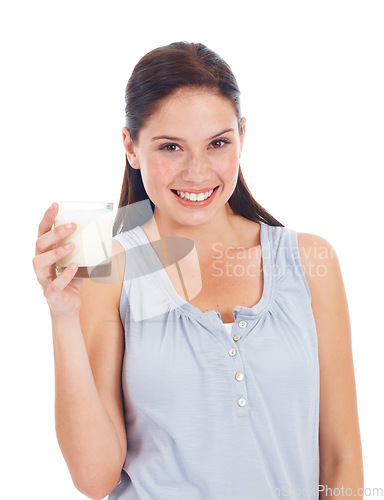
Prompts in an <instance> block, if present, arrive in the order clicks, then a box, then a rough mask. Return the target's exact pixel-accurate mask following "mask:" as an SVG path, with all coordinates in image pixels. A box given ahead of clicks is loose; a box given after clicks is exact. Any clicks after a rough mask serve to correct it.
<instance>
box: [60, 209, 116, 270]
mask: <svg viewBox="0 0 384 500" xmlns="http://www.w3.org/2000/svg"><path fill="white" fill-rule="evenodd" d="M58 204H59V212H58V214H57V217H56V218H55V221H54V226H55V227H56V226H59V225H61V224H68V223H69V222H75V223H76V225H77V228H76V230H75V232H74V233H72V234H71V235H70V236H69V237H67V238H65V239H63V240H62V241H61V242H60V245H64V244H65V243H68V242H69V241H71V242H72V243H74V244H75V248H74V250H73V252H71V253H70V254H69V255H68V256H67V257H64V258H63V259H60V260H59V261H58V262H56V275H57V276H59V275H60V273H61V272H62V271H63V270H64V269H65V268H66V267H67V266H68V265H69V264H70V263H71V262H75V263H76V264H78V266H79V268H78V270H77V271H76V274H75V276H74V277H75V278H90V277H95V278H102V277H107V276H110V274H111V256H112V226H113V203H109V202H108V203H103V202H85V201H62V202H58Z"/></svg>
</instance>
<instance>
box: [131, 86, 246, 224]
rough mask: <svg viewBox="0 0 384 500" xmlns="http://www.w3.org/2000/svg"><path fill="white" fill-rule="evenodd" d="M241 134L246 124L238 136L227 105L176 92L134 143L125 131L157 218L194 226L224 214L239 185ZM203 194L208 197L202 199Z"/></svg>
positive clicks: (206, 94) (201, 93)
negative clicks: (237, 183) (237, 184)
mask: <svg viewBox="0 0 384 500" xmlns="http://www.w3.org/2000/svg"><path fill="white" fill-rule="evenodd" d="M244 133H245V118H242V134H241V135H240V133H239V129H238V121H237V114H236V111H235V108H234V106H233V104H232V102H231V101H230V100H228V99H226V98H224V97H222V96H221V95H219V94H216V93H214V92H210V91H207V90H202V89H198V90H191V89H180V90H178V91H177V92H176V93H174V94H173V95H171V96H169V97H167V98H165V99H164V101H163V102H162V103H161V106H160V108H159V109H158V111H157V112H156V113H155V114H153V115H152V116H151V118H150V120H148V122H147V123H146V124H145V126H144V127H143V128H142V129H141V130H140V132H139V134H138V138H137V140H136V141H135V143H132V140H131V138H130V135H129V131H128V129H126V128H124V129H123V138H124V146H125V149H126V152H127V156H128V160H129V163H130V165H131V166H132V167H133V168H139V169H140V170H141V176H142V180H143V184H144V187H145V190H146V192H147V194H148V196H149V198H150V199H151V200H152V202H153V203H154V204H155V206H156V209H155V213H156V216H158V215H160V217H166V218H168V219H171V220H173V221H176V222H178V223H180V224H182V225H188V226H197V225H201V224H205V223H207V222H209V221H211V220H213V219H214V218H215V216H218V215H219V217H220V215H222V214H221V212H225V211H226V203H227V201H228V199H229V198H230V196H231V195H232V193H233V191H234V189H235V186H236V182H237V176H238V170H239V159H240V155H241V151H242V146H243V141H244ZM212 190H214V191H213V192H212ZM207 192H208V194H209V195H210V196H209V197H208V198H207V199H205V200H204V199H202V198H205V197H206V196H207ZM211 192H212V194H210V193H211ZM177 193H179V195H181V196H182V197H180V196H178V194H177ZM183 193H184V195H183ZM188 198H190V199H189V200H188ZM194 200H196V201H194Z"/></svg>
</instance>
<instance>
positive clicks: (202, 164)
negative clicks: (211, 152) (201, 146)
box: [183, 155, 211, 184]
mask: <svg viewBox="0 0 384 500" xmlns="http://www.w3.org/2000/svg"><path fill="white" fill-rule="evenodd" d="M183 174H184V175H183V179H184V180H185V181H190V182H194V183H196V184H201V183H203V182H205V181H207V180H208V179H210V177H211V167H210V165H209V161H208V160H207V158H203V157H202V155H199V156H197V155H196V156H193V157H190V158H189V159H188V160H187V161H186V164H185V166H184V172H183Z"/></svg>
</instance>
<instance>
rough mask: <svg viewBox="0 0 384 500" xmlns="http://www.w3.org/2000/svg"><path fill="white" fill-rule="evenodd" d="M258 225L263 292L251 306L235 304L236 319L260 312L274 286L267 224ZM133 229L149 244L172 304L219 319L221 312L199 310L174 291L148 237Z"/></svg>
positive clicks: (196, 313) (184, 309)
mask: <svg viewBox="0 0 384 500" xmlns="http://www.w3.org/2000/svg"><path fill="white" fill-rule="evenodd" d="M258 224H259V225H260V245H261V257H262V267H263V294H262V296H261V298H260V300H259V301H258V302H257V303H256V304H255V305H254V306H252V307H245V306H242V305H237V306H236V307H235V308H234V309H233V316H234V319H235V320H236V317H237V316H239V315H241V316H242V317H243V316H248V317H253V316H256V315H259V314H261V313H262V312H263V311H264V310H265V309H266V308H267V306H268V304H269V302H270V299H271V296H272V291H273V288H274V275H273V273H272V266H271V247H270V240H269V227H270V226H269V225H267V224H265V223H263V222H258ZM133 230H136V231H137V234H138V236H139V238H140V240H141V242H142V243H143V244H148V243H149V244H150V248H151V252H152V255H153V257H154V258H155V259H156V262H157V264H158V268H159V269H160V270H161V272H160V273H159V277H160V281H161V284H162V286H163V288H164V290H165V291H166V292H167V296H168V297H169V299H170V300H171V301H172V302H173V305H175V306H176V307H177V308H178V309H179V310H180V311H181V312H185V313H186V314H188V315H190V316H194V317H199V318H202V319H204V318H206V317H207V318H208V317H219V318H220V321H221V314H220V312H219V311H217V310H210V311H205V312H203V311H201V310H200V309H199V308H198V307H196V306H194V305H192V304H191V303H189V302H188V301H186V300H185V299H183V298H182V297H181V296H180V295H179V294H178V293H177V291H176V289H175V287H174V286H173V283H172V281H171V279H170V277H169V276H168V274H167V272H166V270H165V269H164V267H163V265H162V263H161V261H160V259H159V257H158V255H157V253H156V252H155V250H154V249H153V248H152V245H151V242H150V240H149V239H148V237H147V235H146V233H145V231H144V229H143V228H142V227H141V226H136V227H135V228H134V229H133ZM223 324H231V323H223Z"/></svg>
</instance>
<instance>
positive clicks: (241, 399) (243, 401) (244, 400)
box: [237, 398, 247, 406]
mask: <svg viewBox="0 0 384 500" xmlns="http://www.w3.org/2000/svg"><path fill="white" fill-rule="evenodd" d="M237 404H238V405H239V406H245V405H246V404H247V400H246V399H245V398H239V399H238V400H237Z"/></svg>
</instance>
